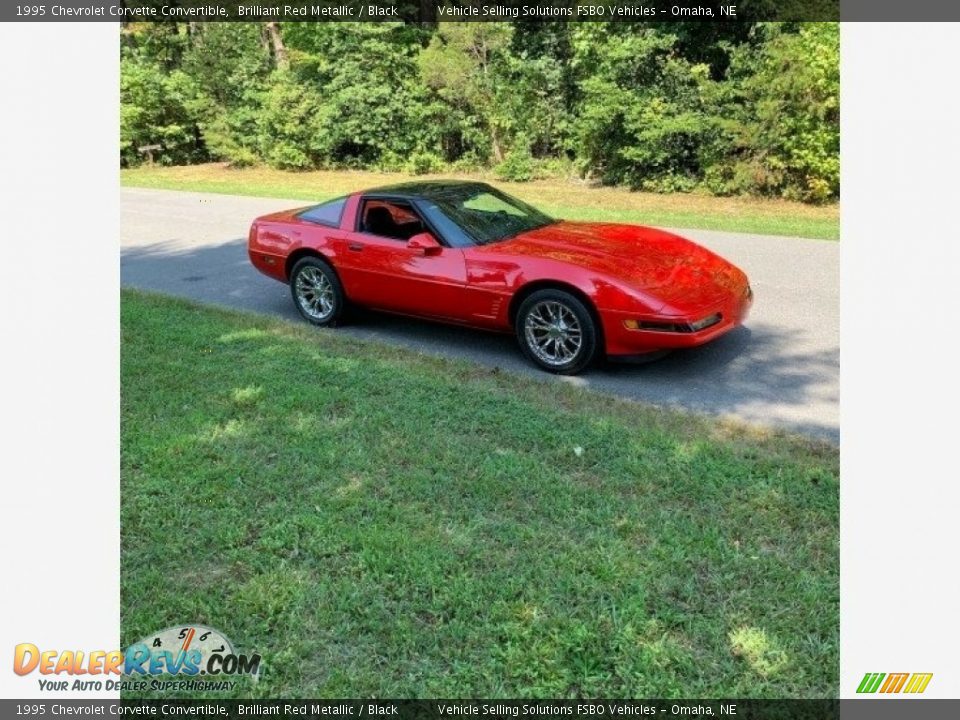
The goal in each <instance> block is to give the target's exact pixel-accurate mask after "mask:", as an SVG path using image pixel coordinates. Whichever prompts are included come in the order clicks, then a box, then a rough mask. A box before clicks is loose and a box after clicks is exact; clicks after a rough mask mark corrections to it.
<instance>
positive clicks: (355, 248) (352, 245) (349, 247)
mask: <svg viewBox="0 0 960 720" xmlns="http://www.w3.org/2000/svg"><path fill="white" fill-rule="evenodd" d="M347 250H352V251H353V252H360V251H361V250H363V243H350V244H349V245H347Z"/></svg>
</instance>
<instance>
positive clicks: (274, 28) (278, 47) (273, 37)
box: [264, 22, 290, 70]
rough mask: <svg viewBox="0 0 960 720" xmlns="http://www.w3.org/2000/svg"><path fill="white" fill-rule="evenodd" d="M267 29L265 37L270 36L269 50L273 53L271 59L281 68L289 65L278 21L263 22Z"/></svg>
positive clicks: (283, 68) (284, 68)
mask: <svg viewBox="0 0 960 720" xmlns="http://www.w3.org/2000/svg"><path fill="white" fill-rule="evenodd" d="M264 25H265V26H266V29H267V37H268V38H270V51H271V52H272V53H273V61H274V62H275V63H276V65H277V67H278V68H280V69H281V70H286V69H287V68H288V67H290V60H289V58H288V57H287V48H286V46H285V45H284V44H283V36H282V35H281V33H280V23H276V22H268V23H264Z"/></svg>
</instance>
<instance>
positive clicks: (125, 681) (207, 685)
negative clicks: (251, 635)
mask: <svg viewBox="0 0 960 720" xmlns="http://www.w3.org/2000/svg"><path fill="white" fill-rule="evenodd" d="M13 671H14V672H15V673H17V674H18V675H30V674H31V673H34V672H36V673H38V674H39V675H41V676H42V677H40V678H38V683H39V686H40V689H41V690H51V691H64V690H79V691H82V690H123V691H132V692H144V691H147V690H151V691H154V690H199V691H204V690H231V689H233V686H234V684H235V683H234V679H236V678H239V677H245V676H246V677H250V678H251V679H253V680H254V681H256V680H257V678H258V676H259V673H260V656H259V655H257V654H255V653H254V654H250V655H247V654H242V653H238V652H237V651H236V650H234V646H233V643H231V642H230V640H229V639H227V637H226V636H225V635H224V634H223V633H221V632H220V631H219V630H215V629H214V628H211V627H206V626H205V625H175V626H173V627H169V628H166V629H165V630H161V631H160V632H157V633H153V634H151V635H148V636H146V637H145V638H143V639H142V640H140V641H139V642H135V643H133V644H132V645H130V646H129V647H128V648H127V649H126V650H110V651H106V650H93V651H90V652H84V651H83V650H63V651H60V650H41V649H40V648H38V647H37V646H36V645H34V644H33V643H20V644H19V645H17V646H16V648H14V654H13Z"/></svg>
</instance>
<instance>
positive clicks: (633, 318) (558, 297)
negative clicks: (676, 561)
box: [248, 180, 753, 374]
mask: <svg viewBox="0 0 960 720" xmlns="http://www.w3.org/2000/svg"><path fill="white" fill-rule="evenodd" d="M248 252H249V256H250V261H251V262H252V263H253V265H254V267H256V268H257V269H258V270H259V271H261V272H262V273H264V274H266V275H268V276H269V277H271V278H274V279H276V280H279V281H281V282H284V283H287V284H289V286H290V291H291V294H292V296H293V303H294V305H295V306H296V308H297V310H298V311H299V312H300V315H302V316H303V318H304V319H305V320H307V321H308V322H310V323H313V324H314V325H327V326H332V325H336V324H337V322H338V321H340V320H341V319H342V318H343V316H344V311H345V310H346V309H347V307H348V305H350V304H353V305H357V306H362V307H367V308H371V309H374V310H380V311H386V312H392V313H399V314H402V315H408V316H414V317H418V318H426V319H430V320H436V321H440V322H447V323H455V324H459V325H466V326H470V327H475V328H481V329H485V330H492V331H497V332H504V333H513V334H515V335H516V337H517V340H518V341H519V343H520V348H521V349H522V351H523V353H524V354H525V355H526V356H527V357H528V358H529V359H530V360H531V361H532V362H534V363H535V364H537V365H538V366H540V367H541V368H543V369H544V370H547V371H550V372H554V373H563V374H572V373H577V372H579V371H581V370H583V369H584V368H586V367H587V366H588V365H590V363H591V362H592V361H593V360H594V359H596V358H597V357H599V356H607V357H609V358H611V359H629V358H635V357H644V356H648V357H649V356H651V355H653V354H659V353H662V352H663V351H667V350H673V349H676V348H687V347H693V346H696V345H702V344H703V343H706V342H709V341H711V340H714V339H715V338H717V337H719V336H721V335H723V334H724V333H726V332H729V331H730V330H732V329H733V328H735V327H737V326H738V325H740V324H741V323H742V322H743V321H744V320H745V319H746V317H747V313H748V312H749V309H750V306H751V304H752V302H753V292H752V291H751V289H750V284H749V282H748V280H747V277H746V275H745V274H744V273H743V272H742V271H741V270H740V269H738V268H737V267H735V266H734V265H732V264H731V263H729V262H727V261H726V260H724V259H723V258H721V257H718V256H717V255H715V254H714V253H712V252H710V251H709V250H707V249H705V248H703V247H700V246H699V245H697V244H695V243H693V242H691V241H690V240H686V239H684V238H682V237H679V236H677V235H674V234H672V233H669V232H665V231H663V230H657V229H654V228H650V227H644V226H639V225H624V224H615V223H597V222H570V221H566V220H556V219H554V218H551V217H549V216H547V215H545V214H544V213H542V212H540V211H539V210H537V209H535V208H533V207H531V206H530V205H528V204H526V203H524V202H522V201H520V200H517V199H516V198H513V197H510V196H509V195H507V194H505V193H503V192H501V191H499V190H497V189H495V188H493V187H491V186H489V185H486V184H484V183H480V182H462V181H446V180H442V181H421V182H408V183H402V184H398V185H390V186H386V187H380V188H375V189H371V190H366V191H363V192H357V193H353V194H351V195H347V196H346V197H341V198H337V199H335V200H330V201H328V202H324V203H321V204H319V205H313V206H310V207H306V208H298V209H295V210H287V211H284V212H278V213H273V214H270V215H264V216H263V217H260V218H257V219H256V220H254V222H253V224H252V225H251V227H250V234H249V237H248Z"/></svg>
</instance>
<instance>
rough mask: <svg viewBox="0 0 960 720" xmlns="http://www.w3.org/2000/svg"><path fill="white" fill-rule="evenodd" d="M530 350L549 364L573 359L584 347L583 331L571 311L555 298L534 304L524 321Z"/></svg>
mask: <svg viewBox="0 0 960 720" xmlns="http://www.w3.org/2000/svg"><path fill="white" fill-rule="evenodd" d="M523 330H524V336H525V337H526V339H527V345H528V346H529V348H530V350H531V351H532V352H533V354H534V355H536V356H537V357H538V358H539V359H540V360H541V361H542V362H544V363H545V364H547V365H550V366H551V367H561V366H563V365H566V364H567V363H569V362H571V361H573V360H574V359H575V358H576V357H577V355H579V354H580V348H581V347H582V346H583V331H582V330H581V328H580V321H579V320H578V319H577V316H576V315H575V314H574V312H573V311H572V310H571V309H570V308H568V307H567V306H566V305H564V304H563V303H560V302H557V301H556V300H544V301H543V302H539V303H537V304H536V305H534V306H533V308H532V309H531V310H530V312H529V313H527V317H526V320H525V321H524V323H523Z"/></svg>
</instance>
